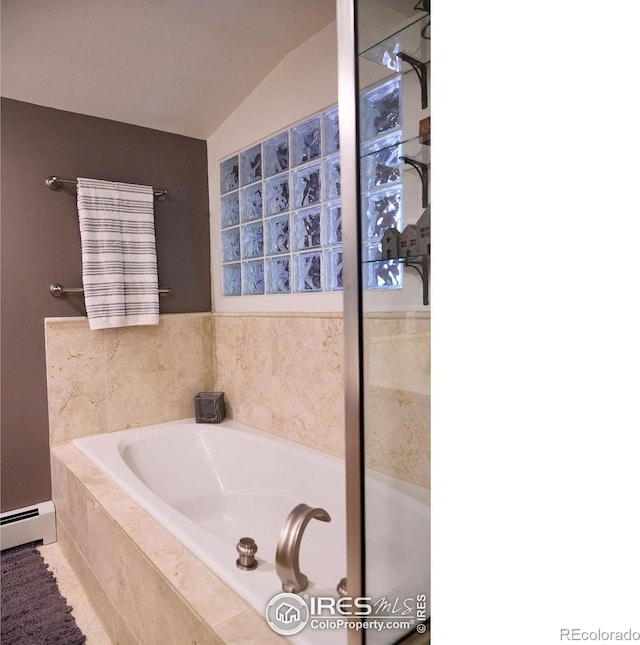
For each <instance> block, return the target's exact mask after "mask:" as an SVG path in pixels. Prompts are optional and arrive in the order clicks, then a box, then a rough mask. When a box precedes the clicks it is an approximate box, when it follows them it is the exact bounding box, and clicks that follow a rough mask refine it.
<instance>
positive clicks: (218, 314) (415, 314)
mask: <svg viewBox="0 0 640 645" xmlns="http://www.w3.org/2000/svg"><path fill="white" fill-rule="evenodd" d="M211 315H212V316H213V317H214V318H334V319H339V320H342V319H343V318H344V314H343V312H342V311H335V312H325V311H318V312H313V311H298V312H295V311H281V312H277V311H213V312H211ZM364 318H365V319H367V320H369V319H373V318H383V319H387V318H393V319H395V318H401V319H410V320H415V319H425V320H428V319H430V318H431V312H430V311H371V312H367V313H365V314H364Z"/></svg>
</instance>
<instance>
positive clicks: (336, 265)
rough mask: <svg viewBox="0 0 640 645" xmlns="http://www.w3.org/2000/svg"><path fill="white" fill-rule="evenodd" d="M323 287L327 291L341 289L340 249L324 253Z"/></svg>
mask: <svg viewBox="0 0 640 645" xmlns="http://www.w3.org/2000/svg"><path fill="white" fill-rule="evenodd" d="M324 273H325V278H326V280H325V286H326V289H327V290H328V291H339V290H340V289H342V247H338V248H335V249H328V250H327V251H325V252H324Z"/></svg>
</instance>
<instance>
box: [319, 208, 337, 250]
mask: <svg viewBox="0 0 640 645" xmlns="http://www.w3.org/2000/svg"><path fill="white" fill-rule="evenodd" d="M322 230H323V231H324V243H325V245H326V246H332V245H334V244H340V242H342V204H341V203H340V202H333V203H332V204H325V206H324V222H323V224H322Z"/></svg>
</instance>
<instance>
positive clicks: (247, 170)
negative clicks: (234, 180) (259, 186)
mask: <svg viewBox="0 0 640 645" xmlns="http://www.w3.org/2000/svg"><path fill="white" fill-rule="evenodd" d="M260 179H262V153H261V152H260V144H258V145H257V146H253V148H250V149H249V150H245V151H244V152H241V153H240V185H241V186H246V185H247V184H252V183H253V182H254V181H258V180H260Z"/></svg>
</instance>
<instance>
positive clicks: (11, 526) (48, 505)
mask: <svg viewBox="0 0 640 645" xmlns="http://www.w3.org/2000/svg"><path fill="white" fill-rule="evenodd" d="M0 527H1V528H0V533H2V549H3V550H4V549H10V548H12V547H14V546H20V545H21V544H27V543H28V542H37V541H39V540H42V542H43V544H50V543H51V542H55V541H56V509H55V506H54V505H53V502H52V501H49V502H41V503H40V504H34V505H33V506H25V507H24V508H16V509H15V510H14V511H7V512H6V513H2V515H0Z"/></svg>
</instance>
